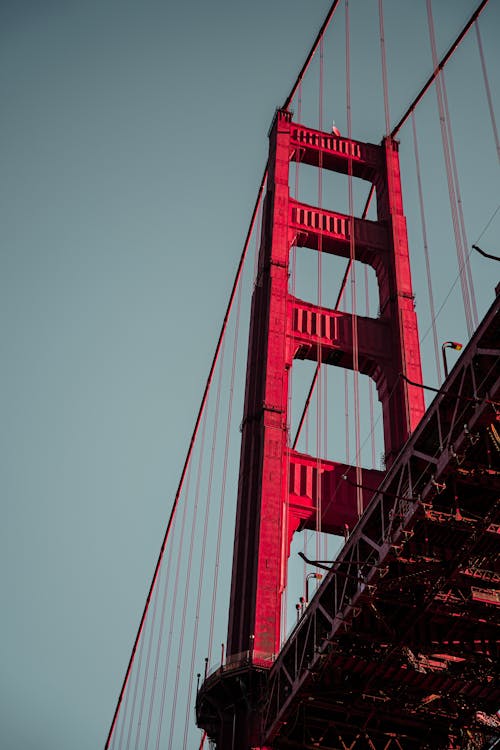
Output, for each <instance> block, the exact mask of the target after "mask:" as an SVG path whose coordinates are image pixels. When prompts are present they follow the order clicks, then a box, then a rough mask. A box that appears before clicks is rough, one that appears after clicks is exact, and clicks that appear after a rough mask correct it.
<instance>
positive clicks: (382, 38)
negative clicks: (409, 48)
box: [378, 0, 391, 135]
mask: <svg viewBox="0 0 500 750" xmlns="http://www.w3.org/2000/svg"><path fill="white" fill-rule="evenodd" d="M378 19H379V28H380V58H381V62H382V87H383V89H384V112H385V134H386V135H389V131H390V129H391V118H390V115H389V88H388V85H387V60H386V55H385V34H384V8H383V0H378Z"/></svg>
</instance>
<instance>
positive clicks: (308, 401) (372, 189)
mask: <svg viewBox="0 0 500 750" xmlns="http://www.w3.org/2000/svg"><path fill="white" fill-rule="evenodd" d="M374 194H375V185H372V186H371V187H370V192H369V193H368V198H367V199H366V203H365V207H364V209H363V214H362V216H361V218H362V219H366V217H367V215H368V209H369V208H370V203H371V200H372V198H373V196H374ZM351 268H352V261H351V260H349V261H348V263H347V266H346V269H345V272H344V276H343V278H342V282H341V284H340V289H339V292H338V294H337V301H336V302H335V305H334V308H333V309H334V311H335V310H338V309H339V307H340V303H341V302H342V298H343V296H344V293H345V290H346V286H347V280H348V278H349V274H350V272H351ZM317 379H318V366H317V365H316V370H315V371H314V376H313V379H312V382H311V385H310V388H309V393H308V394H307V398H306V400H305V404H304V408H303V410H302V415H301V417H300V420H299V424H298V427H297V432H296V433H295V438H294V440H293V443H292V448H293V449H295V448H296V447H297V442H298V440H299V437H300V433H301V431H302V427H303V426H304V423H305V424H306V427H307V421H306V416H307V413H308V411H309V406H310V404H311V399H312V394H313V392H314V389H315V387H316V383H317ZM307 452H308V451H307V445H306V453H307Z"/></svg>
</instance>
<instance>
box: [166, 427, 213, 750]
mask: <svg viewBox="0 0 500 750" xmlns="http://www.w3.org/2000/svg"><path fill="white" fill-rule="evenodd" d="M203 434H204V428H202V435H203ZM191 470H192V464H191V463H190V464H189V469H188V473H187V477H186V489H185V498H184V504H183V508H182V517H181V531H180V539H179V550H182V549H184V535H185V532H186V519H187V511H188V507H189V502H188V499H189V490H190V486H191ZM194 521H195V519H193V523H194ZM173 547H174V546H173V544H171V545H170V549H169V558H168V566H169V567H170V566H171V558H172V552H173ZM178 562H179V560H178ZM180 572H181V566H180V565H179V564H178V565H177V566H176V568H175V576H174V590H173V594H172V602H174V603H175V602H176V601H177V595H178V591H179V583H180ZM174 625H175V618H174V617H172V616H171V617H170V624H169V629H168V638H167V647H166V653H165V659H164V667H163V680H162V687H161V697H160V707H159V715H158V724H157V727H156V740H155V748H156V750H158V748H159V746H160V737H161V730H162V725H163V713H164V710H165V696H166V692H167V684H168V678H169V676H170V672H169V669H170V655H171V653H172V644H173V635H174Z"/></svg>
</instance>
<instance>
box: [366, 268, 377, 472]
mask: <svg viewBox="0 0 500 750" xmlns="http://www.w3.org/2000/svg"><path fill="white" fill-rule="evenodd" d="M369 292H370V290H369V288H368V266H367V265H366V264H365V315H366V317H367V318H369V317H370V293H369ZM368 398H369V406H370V437H371V450H372V469H375V466H376V462H377V459H376V455H375V420H374V416H373V411H374V404H373V400H374V398H373V380H372V378H370V380H369V383H368Z"/></svg>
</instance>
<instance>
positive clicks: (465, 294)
mask: <svg viewBox="0 0 500 750" xmlns="http://www.w3.org/2000/svg"><path fill="white" fill-rule="evenodd" d="M426 4H427V21H428V27H429V38H430V42H431V51H432V61H433V65H434V68H436V67H437V64H438V63H437V50H436V35H435V32H434V19H433V16H432V4H431V0H427V3H426ZM436 95H437V101H438V110H439V120H440V127H441V140H442V145H443V155H444V160H445V167H446V176H447V180H448V194H449V200H450V209H451V217H452V224H453V232H454V235H455V248H456V252H457V260H458V267H459V268H461V269H462V271H461V274H460V283H461V287H462V298H463V305H464V313H465V321H466V325H467V332H468V335H469V338H470V337H471V336H472V333H473V330H474V324H473V322H472V312H471V303H470V298H469V287H468V281H467V274H466V271H465V259H464V248H463V247H462V237H461V233H460V227H459V224H458V212H457V199H456V195H455V188H454V184H453V176H452V168H451V160H450V149H449V141H448V129H447V127H446V115H445V108H444V102H443V92H442V86H441V78H440V76H438V75H437V76H436Z"/></svg>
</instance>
